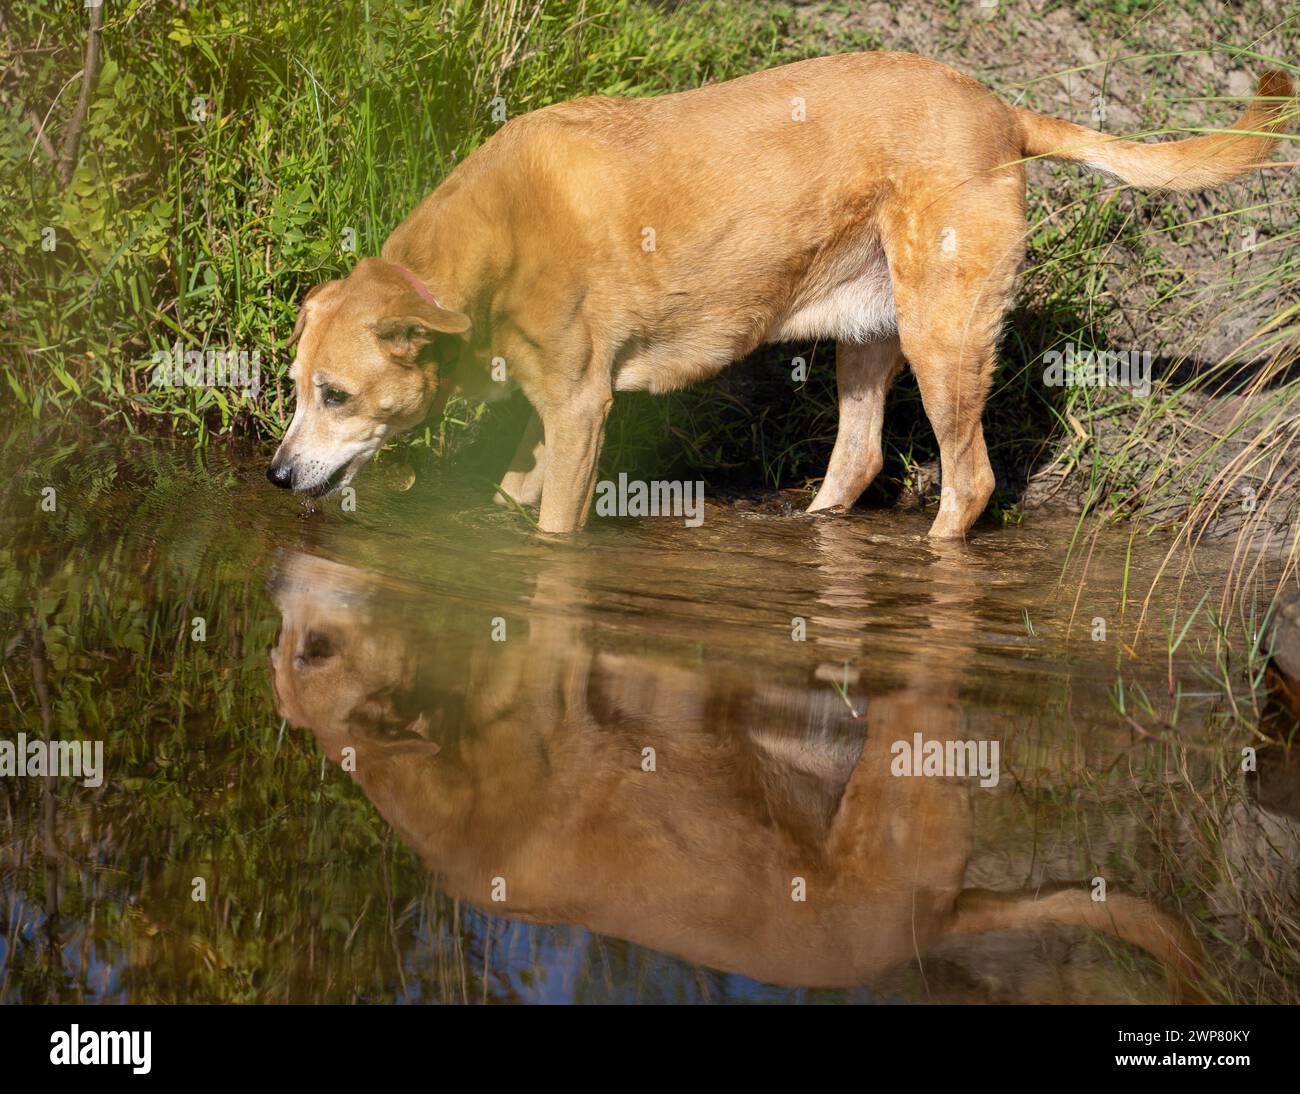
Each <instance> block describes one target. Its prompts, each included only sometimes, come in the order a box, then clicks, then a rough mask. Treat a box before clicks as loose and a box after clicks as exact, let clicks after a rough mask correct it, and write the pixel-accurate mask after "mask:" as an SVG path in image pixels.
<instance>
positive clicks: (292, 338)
mask: <svg viewBox="0 0 1300 1094" xmlns="http://www.w3.org/2000/svg"><path fill="white" fill-rule="evenodd" d="M340 284H342V282H340V281H322V282H321V283H320V284H319V285H313V286H312V287H311V288H310V289H308V290H307V295H306V296H304V297H303V298H302V303H301V304H299V305H298V321H297V322H296V323H295V324H294V325H293V333H292V334H291V335H289V341H287V342H286V343H285V344H284V348H285V349H288V348H289V347H290V346H292V345H293V344H294V343H295V342H296V341H298V339H299V338H301V337H302V328H303V326H304V325H305V324H306V322H307V305H308V304H309V303H310V302H311V301H312V300H313V299H315V298H316V297H318V296H320V294H321V293H323V292H324V291H325V290H326V289H330V288H332V287H333V286H335V285H340Z"/></svg>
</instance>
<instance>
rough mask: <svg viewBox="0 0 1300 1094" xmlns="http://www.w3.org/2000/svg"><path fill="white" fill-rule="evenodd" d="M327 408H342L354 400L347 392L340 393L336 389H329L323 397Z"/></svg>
mask: <svg viewBox="0 0 1300 1094" xmlns="http://www.w3.org/2000/svg"><path fill="white" fill-rule="evenodd" d="M323 398H324V400H325V405H326V406H342V405H343V404H344V403H346V402H347V401H348V400H349V399H351V398H352V396H351V395H349V394H348V393H347V392H346V391H340V390H339V389H338V388H336V387H327V388H326V389H325V393H324V396H323Z"/></svg>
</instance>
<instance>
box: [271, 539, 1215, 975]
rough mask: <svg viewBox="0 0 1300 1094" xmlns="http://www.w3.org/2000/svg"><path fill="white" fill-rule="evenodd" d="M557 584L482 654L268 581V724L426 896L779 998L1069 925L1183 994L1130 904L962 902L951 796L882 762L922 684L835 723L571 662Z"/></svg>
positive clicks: (825, 701) (951, 783) (826, 696)
mask: <svg viewBox="0 0 1300 1094" xmlns="http://www.w3.org/2000/svg"><path fill="white" fill-rule="evenodd" d="M555 565H556V566H561V565H563V564H562V563H556V564H555ZM572 576H573V575H569V574H566V573H560V572H559V571H558V570H557V571H555V572H553V573H552V574H551V575H550V576H549V577H548V576H547V575H545V574H544V575H543V576H542V577H540V578H539V580H538V585H537V589H536V592H535V594H534V596H533V598H532V604H531V607H530V608H529V610H528V618H527V620H526V621H525V620H521V619H517V620H515V621H514V622H513V623H512V624H511V626H512V627H513V628H514V629H513V631H512V632H511V635H510V637H509V639H508V640H507V641H505V642H492V641H490V639H489V637H488V634H487V631H486V629H485V628H484V626H483V622H484V617H483V614H482V612H478V613H475V620H474V625H475V627H476V628H477V633H476V634H471V633H470V631H469V629H468V625H467V626H466V628H465V629H463V630H457V623H456V621H455V620H454V619H453V620H452V621H451V622H450V623H447V622H446V621H443V622H440V623H439V625H438V628H437V630H436V631H435V630H434V629H433V628H432V627H430V625H429V623H428V621H427V612H428V606H427V601H426V602H425V605H424V607H423V608H421V609H418V610H417V609H413V608H412V604H413V598H412V597H411V595H410V593H409V592H407V593H403V592H402V590H399V589H396V588H389V589H388V590H387V593H388V594H389V595H386V592H385V588H384V586H383V585H382V583H381V582H380V581H379V580H378V579H376V578H373V577H372V576H370V575H368V574H365V573H362V572H361V571H358V570H354V569H351V568H349V567H345V566H341V565H339V564H337V563H333V562H328V561H325V560H322V559H319V558H315V557H310V556H307V555H302V554H295V555H288V556H286V557H284V558H283V559H282V560H281V561H280V563H279V564H278V566H277V569H276V572H275V574H274V575H273V577H272V579H271V589H272V594H273V596H274V599H275V602H276V605H277V607H278V608H279V610H280V612H281V616H282V621H281V630H280V634H279V635H278V637H277V640H276V643H275V645H274V647H273V648H272V649H271V652H270V661H271V671H272V678H273V681H274V688H275V697H276V704H277V707H278V710H279V712H280V714H281V715H282V716H283V717H284V718H286V719H287V720H288V721H289V722H290V723H291V724H294V725H296V726H301V727H305V728H307V729H309V730H311V732H312V733H313V734H315V736H316V738H317V740H318V742H319V743H320V746H321V747H322V748H323V749H324V751H325V752H326V754H327V755H328V756H329V757H330V759H331V760H333V761H334V762H335V763H342V762H343V761H344V760H345V758H347V759H349V761H350V762H348V763H346V764H345V765H344V766H345V767H346V768H348V769H352V778H353V779H355V780H356V782H357V783H358V784H359V785H360V786H361V788H362V789H363V790H364V792H365V794H366V795H367V797H368V798H369V799H370V800H371V801H372V802H373V803H374V805H375V807H376V808H377V809H378V810H379V812H380V813H381V814H382V815H383V817H384V819H385V820H386V821H387V822H388V823H389V824H390V825H392V826H393V827H394V828H395V829H396V830H397V831H398V833H399V834H400V835H401V836H402V838H403V839H405V840H406V841H407V842H408V843H409V844H410V845H411V846H412V847H413V848H415V849H416V850H417V851H418V853H419V854H420V855H421V856H422V858H423V859H424V861H425V863H426V865H427V866H428V867H429V869H431V870H432V871H435V872H436V873H437V874H439V875H440V876H441V878H442V880H443V884H444V887H445V889H446V891H447V892H448V893H449V894H450V895H452V896H454V897H457V898H459V899H464V900H467V901H469V902H471V903H472V904H475V905H477V906H479V907H480V908H483V909H485V910H491V911H495V912H503V913H505V914H508V915H511V916H514V917H517V918H520V919H524V920H528V921H532V922H540V923H560V922H564V923H576V924H581V925H583V926H585V927H587V928H589V929H591V930H593V931H596V932H599V933H602V934H606V935H612V936H616V937H619V938H623V939H627V940H629V941H632V942H635V943H638V944H640V945H643V946H648V947H651V948H653V949H656V950H660V951H664V952H667V953H672V954H676V955H678V956H680V957H683V958H685V959H687V960H689V961H691V962H694V963H696V964H700V965H705V966H709V967H712V968H715V969H720V970H725V971H730V972H737V973H741V974H743V975H745V976H748V977H751V978H754V979H757V980H762V981H767V982H771V983H775V984H781V985H788V986H825V987H831V986H849V985H858V984H862V983H866V982H869V981H871V980H873V978H877V977H880V976H881V975H883V974H885V973H886V972H889V971H890V970H892V969H895V968H897V967H899V966H901V965H904V964H905V963H907V962H909V961H912V960H920V959H921V958H922V957H923V956H924V955H925V953H926V952H927V951H928V950H929V949H931V948H932V947H933V946H935V945H936V944H937V943H939V942H940V941H942V940H944V939H945V938H948V937H950V936H953V935H962V934H972V933H977V932H985V931H994V930H1002V929H1010V928H1034V927H1039V926H1042V925H1046V924H1067V925H1069V924H1073V925H1082V926H1087V927H1092V928H1095V929H1098V930H1101V931H1105V932H1108V933H1110V934H1112V935H1115V936H1117V937H1119V938H1121V939H1124V940H1125V941H1127V942H1130V943H1133V944H1136V945H1137V946H1140V947H1142V948H1144V949H1146V950H1148V951H1149V952H1151V953H1152V954H1154V955H1155V956H1156V957H1157V958H1158V959H1159V960H1160V961H1161V962H1162V964H1163V965H1164V967H1165V970H1166V972H1167V973H1168V974H1169V977H1170V982H1171V990H1172V992H1173V995H1174V997H1175V998H1177V999H1182V1000H1194V999H1196V998H1198V997H1199V995H1198V991H1197V988H1196V984H1197V982H1198V980H1199V969H1200V957H1199V954H1200V950H1199V946H1198V944H1197V942H1196V940H1195V938H1194V936H1193V935H1192V934H1191V933H1190V931H1189V930H1188V929H1187V927H1186V926H1185V925H1183V924H1182V923H1181V922H1180V921H1179V920H1177V919H1175V918H1174V917H1172V916H1170V915H1168V914H1166V913H1164V912H1162V911H1160V910H1159V909H1157V908H1156V907H1155V906H1154V905H1152V904H1151V903H1150V902H1148V901H1146V900H1144V899H1140V898H1136V897H1132V896H1126V895H1124V894H1121V893H1115V892H1111V893H1110V894H1109V896H1108V899H1107V900H1106V901H1105V902H1104V903H1101V902H1094V901H1093V900H1092V898H1091V895H1090V893H1089V891H1088V890H1087V889H1085V888H1082V887H1079V886H1072V887H1057V888H1054V889H1052V888H1043V889H1038V890H1035V891H1034V892H1009V893H1004V892H991V891H983V890H973V889H965V888H963V876H964V874H965V871H966V866H967V860H968V858H969V856H970V852H971V825H972V821H971V801H970V794H971V787H970V784H969V783H968V782H967V781H963V780H956V779H945V778H899V777H896V776H894V775H892V774H891V771H890V769H891V761H892V760H893V755H892V754H891V751H890V745H891V743H892V742H893V741H895V740H897V739H899V738H901V737H910V735H911V734H912V732H913V731H917V730H919V731H921V732H923V733H924V735H925V736H926V737H927V738H939V739H943V738H945V737H946V736H952V735H955V734H958V733H959V731H960V717H961V714H960V708H959V706H958V704H957V701H956V699H955V697H951V696H953V695H955V689H953V690H952V691H951V692H950V696H949V697H945V696H944V685H943V682H942V677H941V676H940V677H939V678H938V682H937V686H936V680H935V679H934V678H931V679H930V680H929V681H928V682H927V684H926V686H925V687H923V688H922V687H912V688H907V687H905V688H902V689H900V690H898V691H895V692H893V693H890V694H884V695H879V696H874V697H872V698H871V700H870V702H869V703H868V704H867V710H866V712H865V714H863V715H862V716H861V717H858V718H855V717H854V716H853V715H852V714H850V712H849V710H848V708H847V707H846V704H845V703H844V702H843V701H842V700H841V698H840V697H839V696H838V695H836V694H835V692H834V691H833V690H832V689H831V688H829V687H826V686H823V685H820V684H818V685H816V686H814V687H811V688H804V689H794V688H783V687H778V686H775V685H768V686H758V687H755V686H754V684H753V681H752V677H750V678H745V679H740V678H737V679H734V680H729V679H728V678H727V676H726V674H725V673H710V674H708V675H705V674H703V673H701V672H700V671H699V670H698V669H695V668H690V669H687V668H685V667H680V666H675V665H673V664H671V663H669V662H665V661H662V660H652V659H650V658H648V657H645V656H641V655H628V654H622V653H617V652H611V651H608V650H605V649H602V650H596V649H593V648H592V646H591V645H589V644H588V643H587V642H584V641H583V623H582V620H581V616H580V615H578V614H575V613H574V612H573V611H561V610H558V609H559V608H561V607H563V606H564V605H563V603H562V601H564V600H565V599H566V598H567V599H568V600H569V601H572V597H573V594H572V592H571V590H572V588H573V587H574V582H573V581H572ZM404 611H405V612H407V613H408V616H409V617H408V618H403V612H404ZM421 614H423V615H424V616H425V617H426V618H424V619H421V618H420V615H421ZM525 629H526V632H527V633H526V634H525V633H523V632H524V631H525ZM347 749H351V750H354V751H353V752H351V753H346V752H345V750H347ZM646 749H653V750H654V752H653V759H654V763H653V768H654V770H653V771H648V770H646V769H645V768H646V767H647V766H649V765H648V763H647V760H646V757H647V755H648V753H647V752H646V751H645V750H646ZM497 879H501V880H497ZM797 879H802V881H801V882H800V881H799V880H797ZM494 886H495V895H496V896H497V897H500V895H501V891H502V887H504V893H505V900H504V901H500V900H494ZM800 890H802V893H803V895H804V896H805V899H802V900H799V899H794V896H796V895H799V893H800Z"/></svg>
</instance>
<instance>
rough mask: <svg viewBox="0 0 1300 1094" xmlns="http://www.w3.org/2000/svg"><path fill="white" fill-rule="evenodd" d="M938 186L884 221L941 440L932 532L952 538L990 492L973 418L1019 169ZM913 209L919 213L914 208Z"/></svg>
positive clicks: (914, 359) (1013, 266) (988, 371)
mask: <svg viewBox="0 0 1300 1094" xmlns="http://www.w3.org/2000/svg"><path fill="white" fill-rule="evenodd" d="M942 185H944V187H945V188H944V190H942V191H941V192H940V193H938V194H936V195H935V196H934V197H933V198H931V199H930V200H928V201H924V202H923V201H922V198H923V197H924V195H923V194H920V195H916V196H915V197H914V198H913V199H912V200H911V201H909V204H908V207H907V208H906V209H902V208H900V209H898V210H894V211H892V212H893V215H892V217H891V216H888V215H887V217H886V220H887V226H886V231H885V234H884V242H885V252H886V254H887V255H888V257H889V269H890V277H891V279H892V280H893V283H894V304H895V308H896V311H897V316H898V334H899V339H900V340H901V342H902V347H903V354H904V355H905V356H906V358H907V362H908V364H910V365H911V366H912V371H913V372H914V373H916V381H917V386H918V387H919V388H920V389H921V401H922V403H923V404H924V406H925V414H926V417H927V418H929V419H930V426H931V428H933V430H934V435H935V438H936V439H937V440H938V442H939V460H940V466H941V475H942V489H941V492H940V501H939V515H938V516H937V517H935V520H934V524H933V525H931V527H930V535H931V536H933V537H935V538H940V539H946V538H957V537H960V536H964V535H965V534H966V530H967V529H968V528H969V527H970V526H971V525H972V524H974V523H975V521H976V519H977V518H978V517H979V515H980V514H981V513H982V512H983V511H984V507H985V505H987V504H988V500H989V498H990V497H991V496H992V494H993V486H994V480H993V469H992V467H991V466H990V464H989V455H988V449H987V448H986V447H985V444H984V429H983V426H982V424H981V421H980V418H981V416H982V414H983V411H984V400H985V398H986V397H987V396H988V392H989V388H990V387H991V385H992V381H993V370H994V367H995V365H996V363H997V344H998V339H999V336H1000V334H1001V330H1002V319H1003V317H1004V316H1005V315H1006V312H1007V309H1008V308H1009V307H1010V304H1011V300H1012V294H1013V292H1014V287H1015V276H1016V271H1017V269H1018V267H1019V264H1020V259H1021V257H1022V256H1023V254H1024V235H1025V215H1024V182H1023V177H1022V173H1015V172H1011V173H1000V174H998V175H994V176H991V177H987V178H983V179H980V180H966V182H965V183H964V184H963V185H947V184H946V183H945V184H942ZM918 207H919V211H918Z"/></svg>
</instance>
